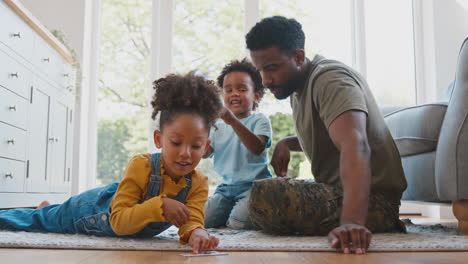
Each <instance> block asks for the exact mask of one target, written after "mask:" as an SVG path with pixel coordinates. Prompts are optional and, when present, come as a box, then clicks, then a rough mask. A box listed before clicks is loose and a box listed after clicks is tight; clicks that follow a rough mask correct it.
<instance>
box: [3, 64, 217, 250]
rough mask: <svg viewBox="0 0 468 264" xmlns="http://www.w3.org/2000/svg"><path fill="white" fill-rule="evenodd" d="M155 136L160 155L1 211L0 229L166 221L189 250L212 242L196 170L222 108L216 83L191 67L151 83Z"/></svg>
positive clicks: (139, 228)
mask: <svg viewBox="0 0 468 264" xmlns="http://www.w3.org/2000/svg"><path fill="white" fill-rule="evenodd" d="M153 86H154V89H155V94H154V96H153V100H152V102H151V105H152V106H153V114H152V118H153V119H154V118H155V116H156V115H157V114H158V113H160V126H159V127H160V130H156V131H154V142H155V144H156V146H157V147H158V148H161V150H162V153H156V154H141V155H138V156H135V157H134V158H132V159H131V160H130V162H129V164H128V166H127V169H126V171H125V175H124V178H123V180H122V182H120V183H112V184H110V185H108V186H105V187H100V188H95V189H91V190H88V191H86V192H83V193H81V194H79V195H76V196H73V197H71V198H70V199H68V200H67V201H65V202H64V203H63V204H53V205H48V204H47V203H44V202H43V203H41V206H40V207H38V208H37V209H24V208H22V209H12V210H4V211H0V229H7V230H23V231H30V232H56V233H68V234H76V233H79V234H87V235H96V236H114V237H153V236H155V235H157V234H159V233H161V232H163V231H164V230H166V229H167V228H169V227H170V226H171V225H175V226H176V227H178V228H179V232H178V233H179V236H180V242H181V243H182V244H185V243H188V244H189V245H190V246H191V247H192V248H193V252H194V253H203V252H205V251H206V250H208V249H213V248H216V247H217V245H218V242H219V240H218V238H216V237H214V236H210V235H209V234H208V232H207V231H206V230H205V229H204V227H203V222H204V218H205V217H204V210H203V209H204V206H205V202H206V201H207V199H208V178H207V177H206V176H205V175H203V174H202V173H201V172H200V171H198V170H195V167H196V166H197V164H198V163H199V161H200V159H201V158H202V156H203V154H204V153H205V151H206V149H207V148H208V146H209V143H210V142H209V140H208V136H209V131H210V127H211V126H212V125H213V124H214V122H215V121H216V119H217V117H218V113H219V111H220V110H221V108H222V103H221V99H220V94H219V89H218V88H217V87H216V86H215V85H213V84H212V83H211V82H208V81H206V80H205V79H204V78H203V77H199V76H195V75H193V74H191V73H189V74H187V75H185V76H181V75H174V74H171V75H168V76H167V77H165V78H161V79H159V80H157V81H155V82H154V83H153Z"/></svg>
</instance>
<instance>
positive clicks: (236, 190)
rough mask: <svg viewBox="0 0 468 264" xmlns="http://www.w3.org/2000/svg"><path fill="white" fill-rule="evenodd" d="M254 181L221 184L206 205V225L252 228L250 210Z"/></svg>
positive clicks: (208, 226) (210, 226)
mask: <svg viewBox="0 0 468 264" xmlns="http://www.w3.org/2000/svg"><path fill="white" fill-rule="evenodd" d="M251 189H252V183H251V182H250V183H245V184H229V185H228V184H221V185H219V186H218V187H217V188H216V191H215V193H214V194H213V195H212V196H211V197H210V198H209V199H208V202H207V203H206V205H205V227H207V228H213V227H214V228H216V227H221V226H227V227H229V228H233V229H252V228H253V225H252V222H251V221H250V215H249V211H248V207H249V199H250V191H251Z"/></svg>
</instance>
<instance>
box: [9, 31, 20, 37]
mask: <svg viewBox="0 0 468 264" xmlns="http://www.w3.org/2000/svg"><path fill="white" fill-rule="evenodd" d="M11 36H12V37H14V38H21V32H18V33H13V34H11Z"/></svg>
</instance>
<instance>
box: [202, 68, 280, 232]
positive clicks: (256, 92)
mask: <svg viewBox="0 0 468 264" xmlns="http://www.w3.org/2000/svg"><path fill="white" fill-rule="evenodd" d="M218 85H219V86H220V87H222V89H223V95H224V104H225V108H224V109H223V111H222V113H221V118H222V121H221V120H220V121H218V122H217V123H216V127H217V128H218V129H217V130H212V133H211V135H210V139H211V147H210V148H209V149H208V151H207V153H206V154H205V156H204V157H209V156H210V155H211V154H214V168H215V170H216V172H217V173H218V174H220V175H221V176H222V178H223V181H222V184H221V185H219V186H218V187H217V188H216V191H215V193H214V195H213V196H211V197H210V199H209V200H208V203H207V204H206V206H205V213H206V219H205V226H206V227H220V226H224V225H226V226H228V227H230V228H235V229H250V228H252V224H251V222H250V219H249V218H250V217H249V212H248V204H249V198H250V190H251V187H252V182H253V181H254V180H258V179H263V178H267V177H271V174H270V172H269V171H268V167H267V165H268V157H267V148H268V147H269V146H270V144H271V140H270V139H271V135H272V131H271V124H270V121H269V119H268V118H267V117H266V116H265V115H263V114H260V113H253V111H254V110H255V109H256V108H257V106H258V103H259V102H260V99H261V98H262V96H263V93H264V87H263V85H262V79H261V76H260V73H259V72H258V71H257V70H256V69H255V67H254V66H253V65H252V64H251V63H248V62H246V61H245V60H244V61H232V62H231V63H230V64H228V65H226V66H225V67H224V69H223V70H222V72H221V74H220V76H219V77H218Z"/></svg>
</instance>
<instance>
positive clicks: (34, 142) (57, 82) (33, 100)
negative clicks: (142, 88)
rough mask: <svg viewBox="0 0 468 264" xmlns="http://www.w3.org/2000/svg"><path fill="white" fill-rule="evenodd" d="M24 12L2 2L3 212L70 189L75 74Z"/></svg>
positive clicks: (8, 0) (10, 0) (56, 198)
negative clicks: (4, 209) (5, 209)
mask: <svg viewBox="0 0 468 264" xmlns="http://www.w3.org/2000/svg"><path fill="white" fill-rule="evenodd" d="M12 7H14V8H12ZM22 10H23V11H24V8H23V7H22V6H20V5H19V3H18V2H17V1H16V0H0V208H12V207H29V206H35V205H37V204H38V203H39V202H41V201H42V200H49V201H51V202H62V201H63V200H64V199H66V198H68V197H69V195H70V187H71V183H70V180H71V175H70V173H71V169H72V168H71V165H72V158H73V156H72V154H73V144H72V143H73V118H72V116H73V107H74V104H75V96H74V94H73V93H74V81H75V76H74V74H75V71H74V68H73V66H72V65H71V63H70V62H71V57H69V55H68V56H66V55H67V54H69V53H68V51H66V50H65V49H64V48H63V45H61V44H60V43H59V42H58V40H56V39H55V38H54V37H52V35H51V34H50V33H49V32H48V31H47V30H45V28H44V27H43V26H42V25H40V24H39V23H38V22H37V20H35V18H33V17H32V16H31V15H29V12H23V11H22ZM29 25H31V26H29ZM64 54H65V55H64Z"/></svg>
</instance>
